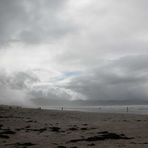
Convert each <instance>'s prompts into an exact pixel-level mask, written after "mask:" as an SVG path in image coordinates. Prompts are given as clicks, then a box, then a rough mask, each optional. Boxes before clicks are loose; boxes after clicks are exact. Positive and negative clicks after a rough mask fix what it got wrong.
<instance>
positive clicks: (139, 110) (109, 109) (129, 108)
mask: <svg viewBox="0 0 148 148" xmlns="http://www.w3.org/2000/svg"><path fill="white" fill-rule="evenodd" d="M42 108H43V109H51V110H66V111H82V112H97V113H128V114H143V115H144V114H145V115H148V105H126V106H125V105H105V106H77V107H71V106H43V107H42Z"/></svg>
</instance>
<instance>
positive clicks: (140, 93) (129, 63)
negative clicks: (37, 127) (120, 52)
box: [69, 55, 148, 100]
mask: <svg viewBox="0 0 148 148" xmlns="http://www.w3.org/2000/svg"><path fill="white" fill-rule="evenodd" d="M140 59H142V60H139V56H128V57H123V58H120V59H117V60H114V61H109V62H108V64H106V65H105V66H103V67H99V68H95V69H92V70H90V71H88V74H85V75H84V76H82V77H79V78H76V79H74V80H73V81H72V82H71V83H70V84H69V88H71V89H74V90H75V91H77V92H79V93H82V94H84V95H85V96H87V98H88V99H92V100H124V99H127V100H132V99H141V100H145V99H147V98H148V94H147V86H148V77H147V74H148V68H147V67H146V65H145V66H143V65H144V64H145V63H146V61H147V59H148V56H145V55H141V56H140Z"/></svg>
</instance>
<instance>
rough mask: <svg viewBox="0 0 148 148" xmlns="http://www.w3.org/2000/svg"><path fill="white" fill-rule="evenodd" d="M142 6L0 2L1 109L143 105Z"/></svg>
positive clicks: (147, 39)
mask: <svg viewBox="0 0 148 148" xmlns="http://www.w3.org/2000/svg"><path fill="white" fill-rule="evenodd" d="M147 5H148V1H147V0H128V1H123V0H106V1H102V0H79V1H76V0H13V1H12V0H0V104H12V105H25V106H29V105H35V104H36V100H38V99H40V102H42V101H44V100H45V99H46V100H49V101H50V100H54V101H56V100H57V101H58V100H60V101H73V100H83V101H85V100H129V101H130V100H134V99H136V100H137V99H138V100H148V91H147V90H148V19H147V18H148V9H147Z"/></svg>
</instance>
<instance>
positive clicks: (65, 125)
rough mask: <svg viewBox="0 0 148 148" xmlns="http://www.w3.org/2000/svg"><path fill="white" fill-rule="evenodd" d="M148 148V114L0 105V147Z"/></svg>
mask: <svg viewBox="0 0 148 148" xmlns="http://www.w3.org/2000/svg"><path fill="white" fill-rule="evenodd" d="M86 147H88V148H148V115H131V114H109V113H87V112H76V111H55V110H42V109H29V108H20V107H8V106H0V148H86Z"/></svg>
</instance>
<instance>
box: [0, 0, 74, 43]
mask: <svg viewBox="0 0 148 148" xmlns="http://www.w3.org/2000/svg"><path fill="white" fill-rule="evenodd" d="M65 3H66V0H61V1H60V0H54V1H53V0H43V1H40V0H36V1H33V0H22V1H19V0H14V1H11V0H1V1H0V18H1V19H0V43H1V44H4V43H5V44H6V43H11V42H25V43H40V42H42V41H44V42H45V41H48V42H49V41H50V40H53V39H55V38H56V39H57V38H58V37H60V36H63V35H64V34H66V33H67V32H69V30H71V29H72V26H71V25H72V24H70V23H69V22H67V21H65V20H64V19H62V18H61V17H60V16H58V15H59V13H60V12H61V11H62V9H64V4H65Z"/></svg>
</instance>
